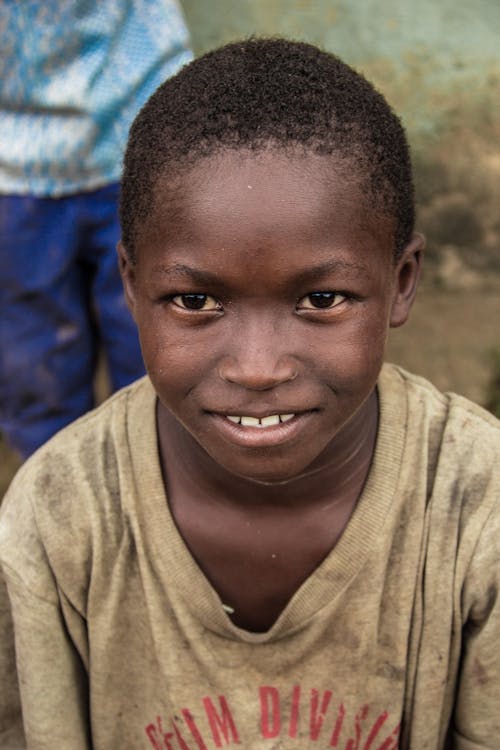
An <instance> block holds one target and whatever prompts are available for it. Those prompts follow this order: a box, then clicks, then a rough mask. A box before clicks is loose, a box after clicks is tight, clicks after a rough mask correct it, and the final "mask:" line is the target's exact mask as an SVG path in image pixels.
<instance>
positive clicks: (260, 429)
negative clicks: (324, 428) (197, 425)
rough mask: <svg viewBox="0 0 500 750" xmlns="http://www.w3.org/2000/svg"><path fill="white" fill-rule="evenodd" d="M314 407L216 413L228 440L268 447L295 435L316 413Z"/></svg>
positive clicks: (215, 415)
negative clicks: (256, 412) (268, 412)
mask: <svg viewBox="0 0 500 750" xmlns="http://www.w3.org/2000/svg"><path fill="white" fill-rule="evenodd" d="M313 411H314V410H310V411H305V412H286V413H281V412H280V413H277V414H266V415H263V416H260V417H256V416H252V415H248V414H220V413H219V414H217V413H214V412H212V414H211V416H212V418H213V419H214V423H215V425H217V428H218V430H219V432H220V434H221V436H222V437H223V438H224V439H225V440H226V441H228V442H230V443H233V444H237V445H241V446H244V447H247V448H266V447H271V446H275V445H281V444H283V443H288V442H289V441H291V440H293V439H295V438H296V437H297V436H298V435H299V434H300V432H301V431H302V429H303V428H304V427H305V425H306V424H307V422H309V420H310V419H311V417H312V416H313Z"/></svg>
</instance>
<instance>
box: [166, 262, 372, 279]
mask: <svg viewBox="0 0 500 750" xmlns="http://www.w3.org/2000/svg"><path fill="white" fill-rule="evenodd" d="M153 271H154V272H156V273H161V274H163V275H165V276H181V277H183V278H185V279H189V280H190V281H194V282H196V283H198V284H200V285H203V284H217V283H218V284H220V283H221V281H222V279H221V277H220V275H219V274H217V273H213V272H212V271H201V270H200V269H199V268H192V267H191V266H188V265H186V264H184V263H174V264H172V265H170V266H166V265H163V264H160V265H158V266H154V268H153ZM345 272H347V273H349V272H354V273H358V274H359V273H361V274H362V275H363V276H365V277H366V276H368V275H369V271H368V269H367V268H366V266H364V265H363V264H362V263H353V262H352V261H347V260H342V259H339V258H335V259H332V260H327V261H325V262H324V263H320V264H319V265H317V266H312V267H310V268H305V269H304V270H303V271H299V273H297V274H296V275H295V276H294V277H293V282H294V283H295V284H307V283H312V282H314V281H319V280H321V279H322V278H323V277H325V276H328V275H330V274H336V273H345Z"/></svg>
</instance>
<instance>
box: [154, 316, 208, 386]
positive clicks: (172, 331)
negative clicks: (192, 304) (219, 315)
mask: <svg viewBox="0 0 500 750" xmlns="http://www.w3.org/2000/svg"><path fill="white" fill-rule="evenodd" d="M140 341H141V348H142V355H143V359H144V363H145V366H146V370H147V372H148V374H149V377H150V378H151V381H152V382H153V385H154V386H155V389H156V390H157V392H158V393H159V395H160V398H162V400H164V401H167V400H170V397H171V396H172V395H174V394H175V396H176V398H182V396H183V394H185V393H188V392H190V391H192V390H193V388H195V387H196V385H197V384H198V383H199V382H200V380H202V379H203V378H204V377H206V376H207V373H209V372H210V371H211V370H212V369H213V368H214V360H215V357H216V355H215V351H214V346H213V338H212V337H211V336H209V337H207V336H206V335H204V336H201V335H196V331H193V330H186V329H184V328H183V329H179V328H178V327H177V326H175V325H172V324H169V323H168V322H166V321H165V315H164V313H161V312H160V313H155V314H154V315H152V316H149V319H148V320H144V321H143V324H142V325H140Z"/></svg>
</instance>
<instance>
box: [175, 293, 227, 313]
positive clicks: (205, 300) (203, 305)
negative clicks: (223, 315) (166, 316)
mask: <svg viewBox="0 0 500 750" xmlns="http://www.w3.org/2000/svg"><path fill="white" fill-rule="evenodd" d="M172 302H173V303H174V305H177V307H181V308H182V309H183V310H201V311H202V312H206V311H209V312H210V311H212V310H222V305H221V304H220V302H218V301H217V300H216V299H215V298H214V297H211V296H210V295H209V294H176V295H175V297H172Z"/></svg>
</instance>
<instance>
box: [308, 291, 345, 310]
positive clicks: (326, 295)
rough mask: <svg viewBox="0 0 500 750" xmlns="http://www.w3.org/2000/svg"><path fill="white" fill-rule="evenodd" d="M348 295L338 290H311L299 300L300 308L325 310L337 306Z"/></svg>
mask: <svg viewBox="0 0 500 750" xmlns="http://www.w3.org/2000/svg"><path fill="white" fill-rule="evenodd" d="M345 299H347V297H346V296H345V295H343V294H339V293H338V292H311V293H310V294H306V296H305V297H302V299H300V300H299V302H298V305H297V307H298V309H299V310H325V309H329V308H332V307H337V305H340V304H341V302H343V301H344V300H345Z"/></svg>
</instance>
